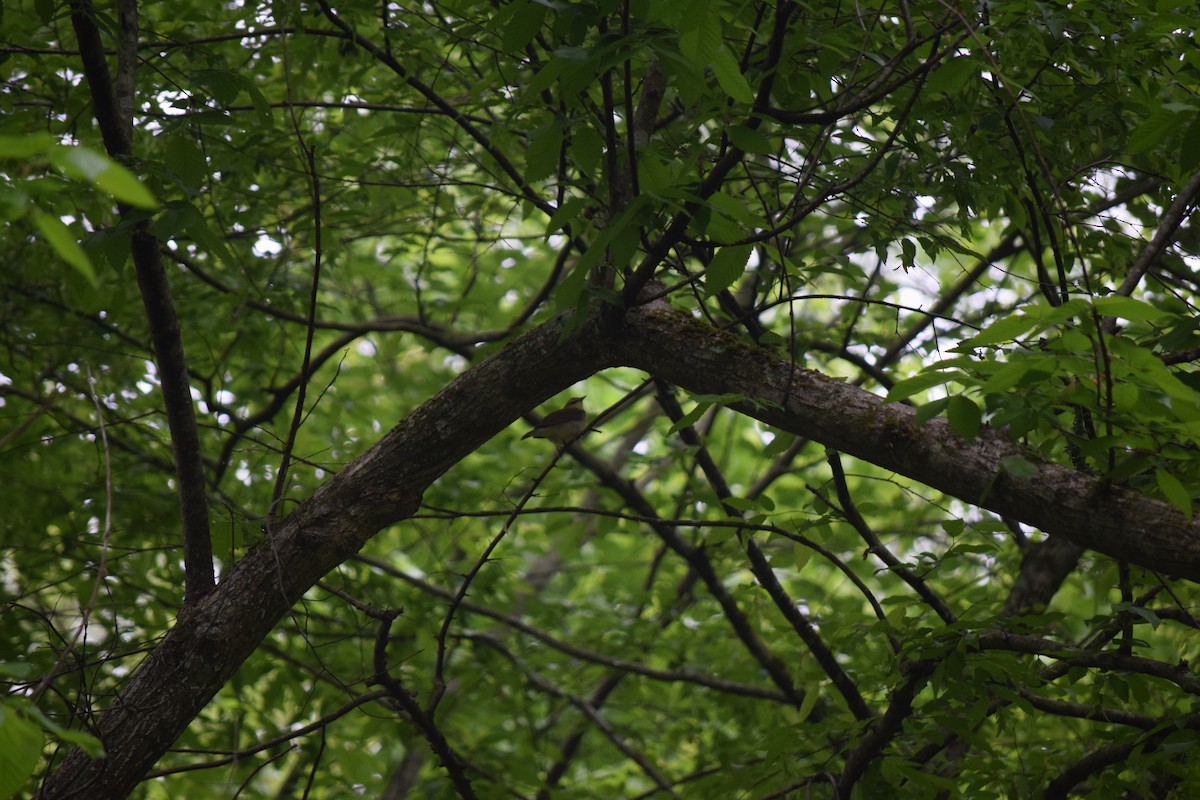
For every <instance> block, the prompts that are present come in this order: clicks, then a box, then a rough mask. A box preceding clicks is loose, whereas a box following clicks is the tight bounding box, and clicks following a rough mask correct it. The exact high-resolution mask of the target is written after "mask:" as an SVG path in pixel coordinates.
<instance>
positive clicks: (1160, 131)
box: [1125, 108, 1184, 153]
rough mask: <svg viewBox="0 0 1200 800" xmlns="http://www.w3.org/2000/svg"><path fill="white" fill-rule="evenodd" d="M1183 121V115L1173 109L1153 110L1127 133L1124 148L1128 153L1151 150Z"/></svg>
mask: <svg viewBox="0 0 1200 800" xmlns="http://www.w3.org/2000/svg"><path fill="white" fill-rule="evenodd" d="M1183 123H1184V117H1183V115H1181V114H1179V113H1177V112H1175V111H1172V110H1170V109H1166V108H1160V109H1158V110H1156V111H1153V112H1151V114H1150V116H1148V117H1146V119H1145V120H1143V122H1142V124H1141V125H1139V126H1138V127H1137V129H1136V130H1134V132H1133V133H1131V134H1129V141H1128V142H1127V143H1126V145H1125V150H1126V152H1129V153H1144V152H1146V151H1147V150H1152V149H1154V148H1155V147H1157V146H1158V145H1159V143H1160V142H1162V141H1163V140H1164V139H1167V138H1168V137H1169V136H1170V135H1171V134H1172V133H1173V132H1174V131H1175V129H1176V128H1179V127H1181V126H1182V125H1183Z"/></svg>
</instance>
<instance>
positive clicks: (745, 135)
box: [726, 125, 776, 156]
mask: <svg viewBox="0 0 1200 800" xmlns="http://www.w3.org/2000/svg"><path fill="white" fill-rule="evenodd" d="M726 133H727V134H728V135H729V141H731V142H733V143H734V144H735V145H737V146H738V149H740V150H743V151H745V152H747V153H758V154H759V155H764V156H769V155H771V154H772V153H774V152H775V150H776V148H775V146H774V145H773V144H772V143H771V140H770V139H768V138H767V137H766V136H764V135H763V134H762V133H760V132H759V131H756V130H755V129H754V128H747V127H746V126H745V125H733V126H730V128H729V129H728V130H727V131H726Z"/></svg>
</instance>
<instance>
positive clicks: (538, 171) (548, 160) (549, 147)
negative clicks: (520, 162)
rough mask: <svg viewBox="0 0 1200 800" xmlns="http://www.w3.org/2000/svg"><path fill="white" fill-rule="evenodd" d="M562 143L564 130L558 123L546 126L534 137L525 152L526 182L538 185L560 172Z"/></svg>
mask: <svg viewBox="0 0 1200 800" xmlns="http://www.w3.org/2000/svg"><path fill="white" fill-rule="evenodd" d="M562 142H563V132H562V128H560V127H559V126H558V124H557V123H551V124H549V125H547V126H545V127H544V128H542V130H541V131H539V132H538V133H537V135H535V136H534V137H533V139H532V140H531V141H530V142H529V147H528V148H526V150H525V180H527V181H529V182H530V183H537V182H538V181H540V180H545V179H546V178H549V177H550V176H551V175H554V174H555V173H556V172H558V159H559V156H560V155H561V153H562Z"/></svg>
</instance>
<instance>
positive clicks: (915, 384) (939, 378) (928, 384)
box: [885, 372, 954, 403]
mask: <svg viewBox="0 0 1200 800" xmlns="http://www.w3.org/2000/svg"><path fill="white" fill-rule="evenodd" d="M953 378H954V376H953V375H952V374H950V373H947V372H922V373H919V374H917V375H914V376H912V377H911V378H905V379H904V380H901V381H896V383H894V384H892V388H891V389H888V393H887V398H886V401H885V402H888V403H895V402H897V401H899V400H906V399H908V398H909V397H912V396H913V395H914V394H917V393H918V392H923V391H925V390H926V389H930V388H932V387H934V386H940V385H941V384H943V383H946V382H947V381H949V380H953Z"/></svg>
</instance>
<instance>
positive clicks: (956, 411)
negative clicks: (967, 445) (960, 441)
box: [946, 394, 983, 441]
mask: <svg viewBox="0 0 1200 800" xmlns="http://www.w3.org/2000/svg"><path fill="white" fill-rule="evenodd" d="M946 420H947V421H948V422H949V423H950V430H952V431H954V432H955V433H956V434H958V435H959V436H961V437H962V438H964V439H966V440H967V441H973V440H974V439H975V435H976V434H977V433H979V426H980V425H981V424H982V423H983V414H982V413H981V412H980V411H979V406H977V405H975V402H974V401H973V400H971V399H970V398H969V397H966V396H964V395H961V394H956V395H954V396H953V397H951V398H950V402H949V403H948V404H947V406H946Z"/></svg>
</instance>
